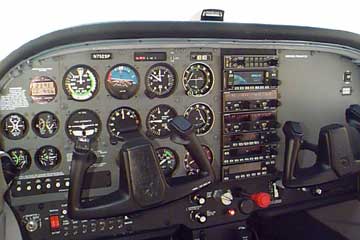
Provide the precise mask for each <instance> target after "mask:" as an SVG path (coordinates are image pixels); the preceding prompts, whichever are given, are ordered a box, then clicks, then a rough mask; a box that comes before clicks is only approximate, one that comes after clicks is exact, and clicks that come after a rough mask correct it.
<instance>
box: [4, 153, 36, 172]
mask: <svg viewBox="0 0 360 240" xmlns="http://www.w3.org/2000/svg"><path fill="white" fill-rule="evenodd" d="M8 154H9V156H10V160H11V163H12V165H13V166H14V167H15V168H16V170H18V171H20V172H24V171H26V170H27V169H29V168H30V165H31V156H30V154H29V152H28V151H26V150H24V149H22V148H14V149H11V150H9V151H8Z"/></svg>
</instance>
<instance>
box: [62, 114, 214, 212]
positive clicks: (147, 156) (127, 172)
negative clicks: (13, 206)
mask: <svg viewBox="0 0 360 240" xmlns="http://www.w3.org/2000/svg"><path fill="white" fill-rule="evenodd" d="M168 125H169V127H170V129H171V130H172V131H171V132H172V136H171V140H172V141H174V142H175V143H178V144H182V145H184V147H185V148H186V150H187V151H188V152H189V154H190V155H191V157H192V158H193V159H194V161H195V162H196V163H197V164H198V166H199V169H200V172H199V175H197V176H192V177H183V178H174V179H169V180H166V179H165V176H164V174H163V173H162V170H161V168H160V166H159V161H158V159H157V156H156V154H155V151H154V149H153V146H152V144H151V142H150V140H148V139H147V138H146V137H145V136H144V135H142V134H141V133H140V132H139V130H137V129H135V128H134V129H131V131H129V132H126V133H124V139H126V142H125V143H124V144H123V146H122V148H121V150H120V158H119V159H120V161H119V167H120V170H119V171H120V181H119V182H120V184H119V189H118V190H117V191H115V192H113V193H111V194H109V195H107V196H104V197H100V198H98V199H95V200H92V201H88V202H82V200H81V192H82V186H83V183H84V176H85V174H86V172H87V170H88V168H89V167H90V166H91V165H92V164H94V163H95V162H96V155H95V154H94V153H93V152H92V151H91V148H90V142H89V141H88V140H78V141H77V142H76V143H75V149H74V152H73V156H72V163H71V173H70V177H71V180H70V190H69V197H68V209H69V214H70V216H71V217H72V218H73V219H91V218H106V217H114V216H119V215H126V214H130V213H133V212H138V211H142V210H146V209H150V208H154V207H158V206H161V205H164V204H166V203H169V202H172V201H175V200H177V199H180V198H183V197H185V196H187V195H190V194H192V193H193V192H195V191H197V190H199V189H201V188H203V187H205V186H207V185H209V184H210V183H212V182H213V181H214V179H215V175H214V172H213V169H212V167H211V165H210V163H209V161H208V160H207V157H206V155H205V153H204V152H203V150H202V147H201V144H200V142H199V140H198V138H197V137H196V136H195V134H194V133H193V126H192V125H191V123H190V122H189V121H188V120H186V119H185V118H184V117H181V116H177V117H175V118H174V119H173V120H172V121H171V122H170V123H169V124H168Z"/></svg>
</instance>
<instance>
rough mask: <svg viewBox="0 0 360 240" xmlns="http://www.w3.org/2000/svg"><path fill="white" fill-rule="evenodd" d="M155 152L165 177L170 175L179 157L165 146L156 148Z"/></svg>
mask: <svg viewBox="0 0 360 240" xmlns="http://www.w3.org/2000/svg"><path fill="white" fill-rule="evenodd" d="M156 154H157V156H158V158H159V164H160V167H161V169H162V170H163V173H164V175H165V176H166V177H170V176H171V174H172V173H173V172H174V171H175V169H176V166H177V165H178V162H179V157H178V155H177V154H176V152H175V151H174V150H172V149H171V148H167V147H162V148H158V149H156Z"/></svg>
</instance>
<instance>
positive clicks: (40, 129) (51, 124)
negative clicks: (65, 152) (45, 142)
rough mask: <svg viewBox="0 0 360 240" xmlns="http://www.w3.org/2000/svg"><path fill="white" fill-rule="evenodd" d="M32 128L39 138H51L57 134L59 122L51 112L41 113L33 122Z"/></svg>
mask: <svg viewBox="0 0 360 240" xmlns="http://www.w3.org/2000/svg"><path fill="white" fill-rule="evenodd" d="M32 128H33V130H34V132H35V134H36V135H38V136H39V137H42V138H49V137H52V136H54V135H55V134H56V132H57V130H58V128H59V120H58V118H57V117H56V116H55V114H53V113H51V112H41V113H38V114H36V116H35V117H34V119H33V120H32Z"/></svg>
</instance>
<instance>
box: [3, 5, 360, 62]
mask: <svg viewBox="0 0 360 240" xmlns="http://www.w3.org/2000/svg"><path fill="white" fill-rule="evenodd" d="M356 6H358V1H355V0H345V1H341V4H340V2H339V3H338V4H333V3H325V2H323V1H311V0H303V1H301V4H300V3H296V2H294V1H286V0H279V1H266V2H265V1H264V3H263V4H260V3H259V1H230V0H223V1H216V0H196V1H188V0H185V1H184V0H182V1H164V0H152V1H140V0H135V1H134V0H132V1H127V2H126V3H125V2H124V1H118V0H107V1H101V2H100V1H84V0H78V1H72V0H62V1H56V2H50V1H44V0H38V1H35V2H34V1H19V0H12V1H2V2H1V9H2V13H1V14H0V29H1V36H2V38H1V47H0V60H2V59H3V58H5V57H6V56H7V55H8V54H10V53H11V51H12V50H14V49H16V48H18V47H19V46H21V45H23V44H24V43H26V42H28V41H30V40H32V39H34V38H36V37H38V36H41V35H44V34H46V33H49V32H53V31H56V30H59V29H63V28H67V27H71V26H77V25H82V24H90V23H96V22H108V21H140V20H145V21H152V20H154V21H159V20H160V21H162V20H168V21H169V20H170V21H189V20H199V18H200V13H201V10H202V9H206V8H216V9H222V10H225V21H226V22H241V23H264V24H283V25H299V26H312V27H323V28H331V29H338V30H340V29H341V30H346V31H351V32H355V33H360V25H359V24H358V18H357V16H358V8H357V7H356Z"/></svg>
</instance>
